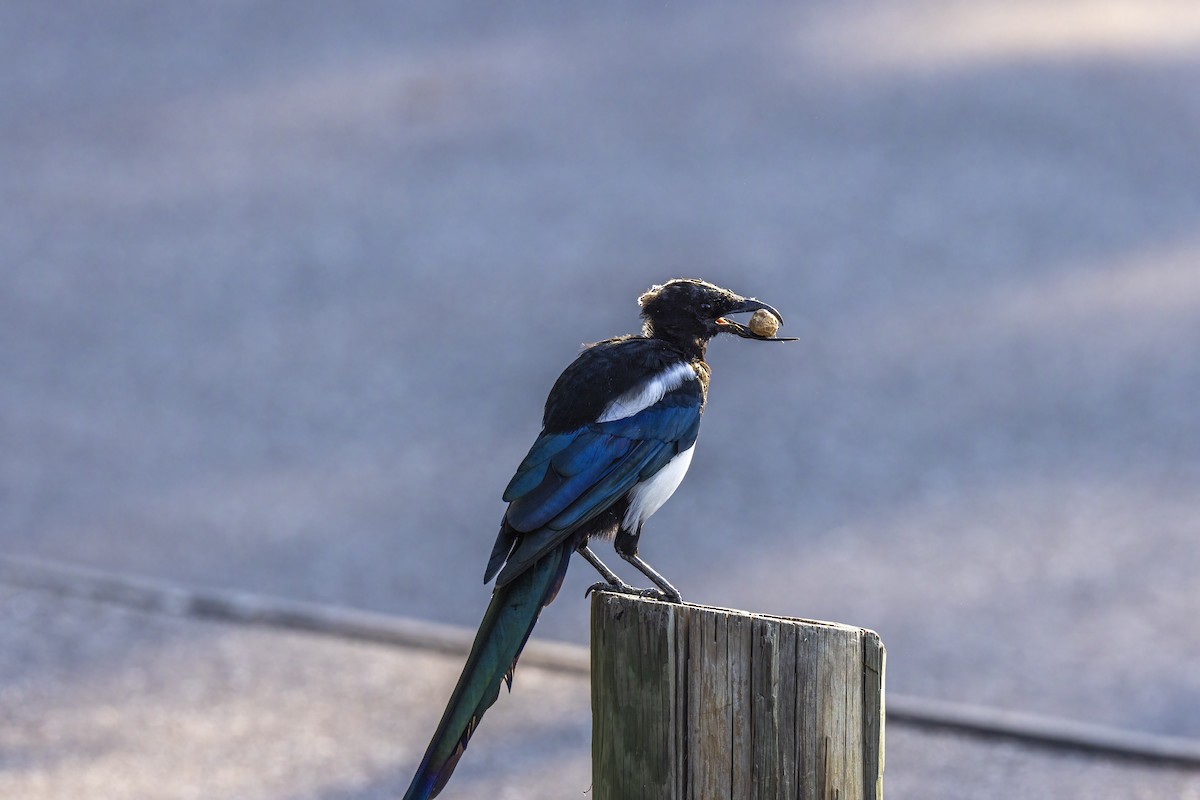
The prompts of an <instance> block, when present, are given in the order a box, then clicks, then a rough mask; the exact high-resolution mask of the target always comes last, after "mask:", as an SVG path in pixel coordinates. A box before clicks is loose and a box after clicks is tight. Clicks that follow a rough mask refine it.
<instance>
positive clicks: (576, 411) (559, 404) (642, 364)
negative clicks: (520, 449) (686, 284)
mask: <svg viewBox="0 0 1200 800" xmlns="http://www.w3.org/2000/svg"><path fill="white" fill-rule="evenodd" d="M687 360H688V359H687V358H685V357H684V355H683V353H681V352H680V351H679V350H677V349H675V348H674V347H672V346H671V345H669V344H667V343H666V342H664V341H662V340H661V339H653V338H647V337H643V336H621V337H618V338H615V339H605V340H604V341H602V342H597V343H596V344H593V345H589V346H588V347H587V348H586V349H584V351H583V352H581V353H580V354H579V357H578V358H576V359H575V360H574V361H573V362H572V363H571V365H570V366H569V367H567V368H566V369H565V370H563V373H562V375H560V376H559V377H558V380H557V381H555V383H554V388H552V389H551V390H550V396H549V397H547V398H546V411H545V414H544V416H543V417H542V428H543V430H545V431H546V432H547V433H556V432H565V431H571V430H575V429H576V428H578V427H580V426H581V425H586V424H588V423H590V422H595V421H596V419H597V418H598V417H599V416H600V415H601V414H602V413H603V411H604V409H605V407H607V406H608V404H609V403H610V402H612V401H613V400H614V399H615V398H617V397H620V396H621V395H622V394H624V393H625V392H627V391H629V390H630V389H632V388H633V387H634V386H636V385H638V384H639V383H641V382H643V381H645V380H647V379H648V378H649V377H650V376H652V375H655V374H658V373H660V372H662V371H663V370H665V369H667V368H669V367H671V366H674V365H675V364H678V363H680V362H682V361H687ZM697 372H698V374H699V377H700V385H701V392H703V393H706V390H707V388H708V369H707V365H706V364H704V363H703V362H699V363H698V369H697Z"/></svg>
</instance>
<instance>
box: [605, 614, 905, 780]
mask: <svg viewBox="0 0 1200 800" xmlns="http://www.w3.org/2000/svg"><path fill="white" fill-rule="evenodd" d="M883 677H884V650H883V646H882V644H881V643H880V641H879V637H878V636H876V635H875V634H874V633H873V632H871V631H868V630H864V629H862V628H854V627H850V626H846V625H835V624H831V623H826V622H814V621H810V620H799V619H787V618H782V617H772V616H767V615H761V614H750V613H748V612H745V611H734V610H729V609H719V608H709V607H705V606H694V605H672V604H668V603H660V602H657V601H654V600H648V599H644V598H636V597H628V596H624V595H617V594H610V593H606V592H599V593H597V594H595V595H594V596H593V600H592V776H593V792H594V796H595V797H596V798H597V800H637V798H654V800H662V799H663V798H666V799H668V800H714V798H731V799H732V798H738V799H740V798H763V799H764V800H765V799H766V798H772V800H774V798H806V799H807V798H820V799H821V800H824V799H825V798H838V800H860V799H861V800H878V798H881V797H882V791H883V735H884V714H883V701H884V680H883Z"/></svg>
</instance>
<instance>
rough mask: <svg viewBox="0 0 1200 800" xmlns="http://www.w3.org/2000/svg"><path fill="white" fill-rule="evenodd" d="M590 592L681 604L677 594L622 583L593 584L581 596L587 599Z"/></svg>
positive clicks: (681, 601)
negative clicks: (610, 593) (625, 595)
mask: <svg viewBox="0 0 1200 800" xmlns="http://www.w3.org/2000/svg"><path fill="white" fill-rule="evenodd" d="M592 592H612V593H613V594H627V595H631V596H633V597H646V598H649V599H651V600H661V601H662V602H664V603H677V604H678V603H683V598H682V597H681V596H680V595H679V592H674V593H667V592H664V591H662V590H661V589H639V588H637V587H636V586H630V585H629V584H628V583H624V582H622V583H609V582H608V581H600V582H599V583H593V584H592V585H591V586H589V587H588V588H587V589H585V590H584V592H583V596H584V597H587V596H588V595H590V594H591V593H592Z"/></svg>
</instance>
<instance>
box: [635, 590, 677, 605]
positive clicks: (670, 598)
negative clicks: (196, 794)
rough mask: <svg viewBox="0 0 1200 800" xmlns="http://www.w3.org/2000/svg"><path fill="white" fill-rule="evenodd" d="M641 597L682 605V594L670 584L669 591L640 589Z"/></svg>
mask: <svg viewBox="0 0 1200 800" xmlns="http://www.w3.org/2000/svg"><path fill="white" fill-rule="evenodd" d="M642 597H651V598H654V599H655V600H661V601H662V602H664V603H675V604H676V605H683V595H681V594H680V593H679V591H678V590H677V589H676V588H675V587H674V586H672V587H671V591H669V592H665V591H663V590H662V589H642Z"/></svg>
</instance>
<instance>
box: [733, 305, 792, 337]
mask: <svg viewBox="0 0 1200 800" xmlns="http://www.w3.org/2000/svg"><path fill="white" fill-rule="evenodd" d="M749 311H766V312H767V313H768V314H770V315H771V316H772V317H774V318H775V319H776V320H778V322H779V324H780V325H783V317H782V316H781V315H780V314H779V312H778V311H776V310H775V309H774V308H773V307H771V306H769V305H767V304H766V303H760V302H759V301H757V300H755V299H754V298H750V299H749V300H742V301H741V302H740V303H738V304H737V305H735V306H734V307H733V308H730V309H726V311H725V313H726V314H744V313H746V312H749ZM717 327H718V328H719V329H720V330H721V331H723V332H724V333H732V334H734V335H735V336H741V337H742V338H743V339H757V340H758V341H760V342H794V341H796V337H794V336H779V337H776V336H759V335H758V334H756V333H754V332H753V331H751V330H750V329H749V328H747V327H746V326H745V325H743V324H741V323H740V322H734V321H733V320H731V319H726V318H725V317H724V316H720V317H717Z"/></svg>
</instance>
